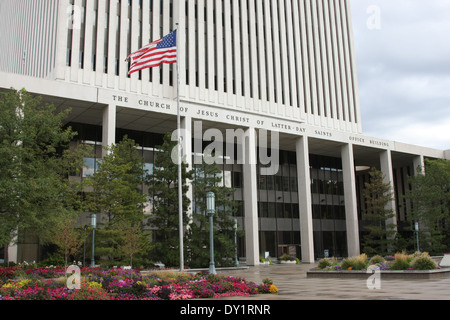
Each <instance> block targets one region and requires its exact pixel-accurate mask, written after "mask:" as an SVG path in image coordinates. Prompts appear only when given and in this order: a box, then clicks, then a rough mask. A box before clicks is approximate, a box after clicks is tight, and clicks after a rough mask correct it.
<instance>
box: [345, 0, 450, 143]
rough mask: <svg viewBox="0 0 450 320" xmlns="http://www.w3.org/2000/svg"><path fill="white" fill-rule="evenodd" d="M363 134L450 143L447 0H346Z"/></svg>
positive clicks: (449, 4)
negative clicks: (353, 39) (350, 16)
mask: <svg viewBox="0 0 450 320" xmlns="http://www.w3.org/2000/svg"><path fill="white" fill-rule="evenodd" d="M351 10H352V16H353V30H354V37H355V49H356V58H357V68H358V80H359V93H360V102H361V110H362V127H363V134H364V135H367V136H372V137H377V138H383V139H387V140H394V141H400V142H405V143H409V144H415V145H420V146H424V147H431V148H437V149H443V150H446V149H450V0H351Z"/></svg>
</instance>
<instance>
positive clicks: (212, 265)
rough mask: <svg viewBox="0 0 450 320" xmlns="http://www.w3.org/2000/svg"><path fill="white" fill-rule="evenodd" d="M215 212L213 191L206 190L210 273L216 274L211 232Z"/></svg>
mask: <svg viewBox="0 0 450 320" xmlns="http://www.w3.org/2000/svg"><path fill="white" fill-rule="evenodd" d="M215 212H216V204H215V195H214V193H213V192H208V193H207V194H206V213H207V214H208V215H209V248H210V262H209V273H210V274H216V266H215V263H214V234H213V216H214V213H215Z"/></svg>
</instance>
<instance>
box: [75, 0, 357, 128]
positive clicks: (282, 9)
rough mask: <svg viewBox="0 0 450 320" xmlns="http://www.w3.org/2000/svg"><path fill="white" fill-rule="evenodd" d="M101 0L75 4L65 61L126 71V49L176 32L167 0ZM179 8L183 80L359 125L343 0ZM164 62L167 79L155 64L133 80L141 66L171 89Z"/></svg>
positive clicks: (248, 0)
mask: <svg viewBox="0 0 450 320" xmlns="http://www.w3.org/2000/svg"><path fill="white" fill-rule="evenodd" d="M101 1H103V0H101ZM101 1H99V0H83V1H82V7H81V9H80V10H79V11H80V12H79V13H78V14H79V15H80V28H79V29H80V30H79V38H75V31H74V30H75V28H70V27H69V28H68V34H67V65H68V66H73V65H74V64H77V67H79V68H82V69H84V68H89V69H90V70H92V71H97V70H98V71H102V72H103V73H108V72H109V73H111V74H114V75H116V76H124V77H128V75H127V71H128V68H129V62H128V63H127V62H125V58H126V57H127V56H128V54H130V53H131V52H132V51H133V50H137V49H138V48H141V47H142V46H143V45H146V44H148V43H149V42H151V41H153V40H156V39H158V38H160V37H162V36H164V34H166V33H168V32H170V31H171V30H173V29H174V27H175V26H174V21H173V11H174V3H173V0H168V1H148V4H149V7H148V8H143V3H144V2H143V1H136V2H135V1H131V0H129V1H127V2H126V4H124V3H123V1H120V0H105V1H104V2H101ZM70 3H71V4H72V5H73V4H74V3H75V1H74V0H71V2H70ZM134 5H137V6H138V8H135V7H133V6H134ZM184 8H185V12H184V14H185V16H184V17H182V19H184V21H183V23H184V27H185V30H184V31H185V32H184V34H183V35H184V37H185V40H186V41H185V43H186V46H185V49H184V50H183V54H182V56H184V61H183V65H184V68H185V74H184V75H183V76H184V78H185V84H186V85H188V86H195V87H198V88H202V89H203V88H204V89H206V90H208V89H209V90H214V91H219V92H224V93H232V94H234V95H238V96H245V97H250V98H253V99H258V100H262V101H267V102H273V103H278V104H282V105H285V106H293V107H298V108H303V109H304V111H305V112H306V113H307V114H314V115H318V116H325V117H330V118H334V119H340V120H344V121H349V122H357V120H358V117H357V112H358V110H357V105H356V99H355V96H356V92H355V90H356V88H354V83H355V81H356V79H354V78H353V74H354V72H353V56H352V48H351V32H350V30H349V23H348V19H349V16H348V12H347V4H346V2H342V1H328V0H314V1H297V0H280V1H278V2H269V1H260V0H223V1H219V2H218V1H207V0H185V1H184ZM88 10H93V13H91V12H89V13H88V12H87V11H88ZM88 14H89V15H88ZM146 15H148V16H146ZM88 17H90V18H89V21H88V20H87V19H88ZM144 23H145V24H147V23H148V25H144ZM102 27H103V28H102ZM112 28H114V30H112ZM76 35H77V36H78V32H77V33H76ZM100 41H102V43H100ZM112 46H114V48H112ZM86 62H89V66H88V65H87V64H86ZM168 67H169V69H167V70H168V71H169V72H168V73H166V74H168V77H167V78H164V75H163V71H162V70H163V69H162V68H160V69H155V70H153V69H151V70H144V71H141V72H139V80H142V79H143V77H142V74H143V72H146V73H148V74H149V81H150V82H159V83H160V84H163V82H165V81H169V83H168V84H169V85H172V82H173V66H172V65H170V66H168ZM112 68H113V69H114V70H111V69H112ZM152 77H156V78H158V79H152ZM163 78H164V79H163Z"/></svg>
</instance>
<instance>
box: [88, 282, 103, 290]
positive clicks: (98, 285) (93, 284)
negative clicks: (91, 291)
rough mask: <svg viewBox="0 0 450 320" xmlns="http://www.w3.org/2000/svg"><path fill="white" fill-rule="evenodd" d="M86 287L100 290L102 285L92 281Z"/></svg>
mask: <svg viewBox="0 0 450 320" xmlns="http://www.w3.org/2000/svg"><path fill="white" fill-rule="evenodd" d="M88 287H89V288H98V289H101V288H102V284H101V283H99V282H95V281H92V282H89V283H88Z"/></svg>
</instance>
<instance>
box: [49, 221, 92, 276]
mask: <svg viewBox="0 0 450 320" xmlns="http://www.w3.org/2000/svg"><path fill="white" fill-rule="evenodd" d="M76 224H77V219H75V218H73V217H70V216H69V217H61V219H60V220H59V222H58V223H57V224H56V226H55V227H54V228H53V231H54V234H53V237H52V242H53V243H54V244H55V245H57V246H58V248H59V251H60V252H61V253H62V254H63V255H64V268H65V269H66V268H67V261H68V259H69V257H70V256H72V255H74V254H76V253H77V252H78V250H79V249H80V247H81V246H82V245H83V241H84V240H85V238H84V232H82V231H81V230H80V229H77V228H76Z"/></svg>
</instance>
